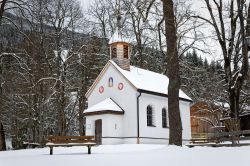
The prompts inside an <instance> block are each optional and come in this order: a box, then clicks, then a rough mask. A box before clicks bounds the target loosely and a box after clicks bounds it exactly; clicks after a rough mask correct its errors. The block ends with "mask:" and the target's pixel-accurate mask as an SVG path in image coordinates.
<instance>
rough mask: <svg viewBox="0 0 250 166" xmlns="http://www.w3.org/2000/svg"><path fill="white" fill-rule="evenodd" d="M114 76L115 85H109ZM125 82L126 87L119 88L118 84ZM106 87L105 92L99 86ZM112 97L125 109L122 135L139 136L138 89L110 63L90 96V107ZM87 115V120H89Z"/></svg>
mask: <svg viewBox="0 0 250 166" xmlns="http://www.w3.org/2000/svg"><path fill="white" fill-rule="evenodd" d="M110 77H112V78H113V87H109V86H108V80H109V78H110ZM119 83H123V85H124V88H123V89H122V90H119V89H118V84H119ZM100 86H103V87H104V92H103V93H99V87H100ZM109 97H110V98H112V99H113V100H114V101H115V102H116V103H117V104H118V105H119V106H120V107H121V108H122V109H123V110H124V111H125V114H124V115H120V116H123V119H122V123H123V125H124V126H126V127H124V129H123V133H122V134H121V137H136V136H137V128H136V126H137V120H136V118H137V116H136V107H137V104H136V103H137V102H136V89H135V88H134V87H133V86H132V85H131V84H130V83H129V82H128V81H127V80H126V79H125V78H124V77H123V76H122V75H121V74H120V73H119V71H117V69H116V68H115V67H114V66H112V65H110V66H109V67H108V69H107V71H106V72H105V73H104V75H103V76H102V78H101V79H100V80H99V82H98V83H97V85H96V86H95V88H94V89H93V91H92V93H91V94H90V96H89V97H88V107H91V106H93V105H95V104H97V103H99V102H101V101H103V100H104V99H106V98H109ZM88 117H89V116H87V120H88Z"/></svg>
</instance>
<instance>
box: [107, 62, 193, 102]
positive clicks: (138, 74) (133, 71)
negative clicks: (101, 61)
mask: <svg viewBox="0 0 250 166" xmlns="http://www.w3.org/2000/svg"><path fill="white" fill-rule="evenodd" d="M109 62H110V63H112V64H113V65H114V66H115V67H116V68H117V69H118V70H119V71H120V72H121V73H122V74H123V75H124V77H126V79H127V80H128V81H129V82H131V83H132V84H133V85H134V86H135V87H136V88H137V89H141V90H146V91H150V92H156V93H161V94H165V95H167V94H168V83H169V79H168V77H167V76H165V75H163V74H159V73H155V72H152V71H149V70H145V69H141V68H138V67H135V66H130V71H128V70H123V69H122V68H120V67H119V66H118V65H117V64H116V63H115V62H114V61H112V60H110V61H109ZM179 97H180V98H183V99H187V100H190V101H192V99H191V98H190V97H188V96H187V95H186V94H185V93H184V92H183V91H182V90H180V91H179Z"/></svg>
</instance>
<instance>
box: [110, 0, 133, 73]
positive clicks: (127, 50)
mask: <svg viewBox="0 0 250 166" xmlns="http://www.w3.org/2000/svg"><path fill="white" fill-rule="evenodd" d="M116 14H117V28H116V31H115V33H114V34H113V36H112V37H111V39H110V40H109V49H110V59H111V60H113V61H114V62H115V63H116V64H117V65H118V66H119V67H120V68H122V69H124V70H130V57H131V44H130V43H129V42H128V40H127V39H125V38H124V37H123V36H122V34H121V13H120V0H117V1H116Z"/></svg>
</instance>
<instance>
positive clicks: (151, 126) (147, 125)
mask: <svg viewBox="0 0 250 166" xmlns="http://www.w3.org/2000/svg"><path fill="white" fill-rule="evenodd" d="M147 127H156V126H155V125H147Z"/></svg>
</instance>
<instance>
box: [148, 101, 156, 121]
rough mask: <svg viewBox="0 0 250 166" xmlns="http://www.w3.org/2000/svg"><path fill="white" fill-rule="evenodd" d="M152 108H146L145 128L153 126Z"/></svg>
mask: <svg viewBox="0 0 250 166" xmlns="http://www.w3.org/2000/svg"><path fill="white" fill-rule="evenodd" d="M153 116H154V115H153V108H152V106H151V105H148V106H147V126H155V125H154V121H153Z"/></svg>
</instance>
